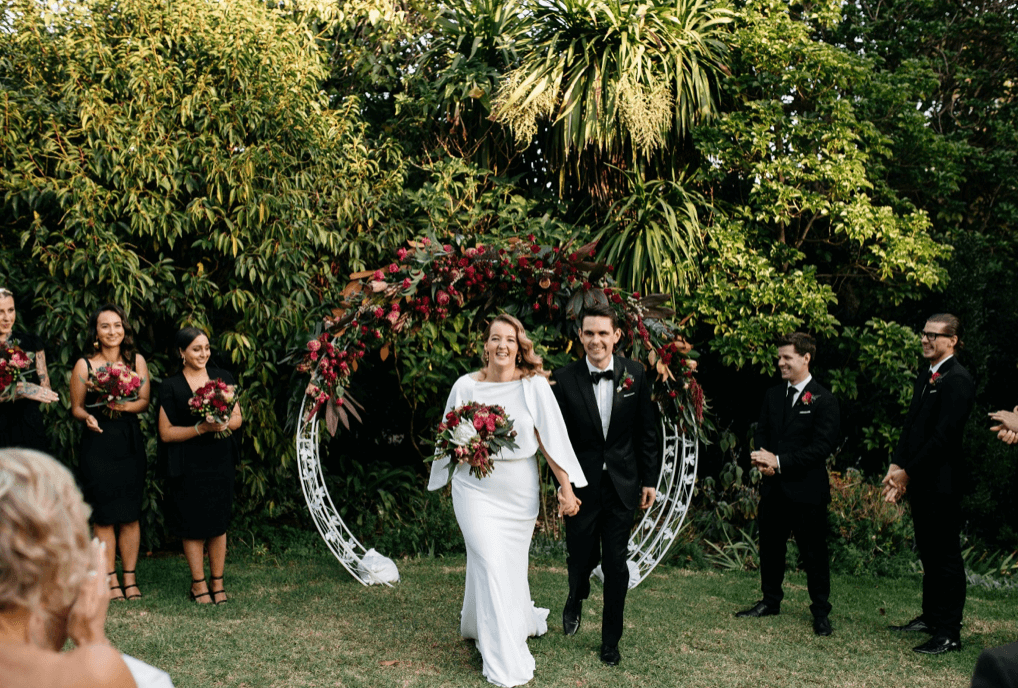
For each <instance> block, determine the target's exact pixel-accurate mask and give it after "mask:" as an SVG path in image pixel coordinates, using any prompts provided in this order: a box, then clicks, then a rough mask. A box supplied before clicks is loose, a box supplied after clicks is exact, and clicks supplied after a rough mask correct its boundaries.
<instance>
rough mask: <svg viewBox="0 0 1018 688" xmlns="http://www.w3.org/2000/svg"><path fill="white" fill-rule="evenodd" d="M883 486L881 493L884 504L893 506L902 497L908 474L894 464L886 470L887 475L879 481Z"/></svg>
mask: <svg viewBox="0 0 1018 688" xmlns="http://www.w3.org/2000/svg"><path fill="white" fill-rule="evenodd" d="M881 483H882V484H883V486H884V489H883V492H882V493H881V494H882V496H883V498H884V501H885V502H890V503H891V504H894V503H895V502H897V501H898V500H899V499H901V498H902V497H903V496H905V491H906V488H907V486H908V473H906V472H905V471H904V469H902V468H901V467H899V466H898V465H896V464H893V463H892V464H891V466H890V468H888V469H887V475H885V476H884V479H883V480H882V481H881Z"/></svg>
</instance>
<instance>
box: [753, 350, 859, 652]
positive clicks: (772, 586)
mask: <svg viewBox="0 0 1018 688" xmlns="http://www.w3.org/2000/svg"><path fill="white" fill-rule="evenodd" d="M777 345H778V370H779V371H780V373H781V379H782V380H784V382H782V383H781V384H779V385H777V386H775V387H771V388H770V389H769V390H767V393H766V394H765V395H764V403H763V408H762V409H761V411H760V420H759V421H758V422H757V427H756V433H755V434H754V444H755V445H756V451H754V452H752V453H751V454H750V458H751V459H752V460H753V465H755V466H757V467H758V468H759V469H760V470H761V471H762V472H763V474H764V478H763V483H762V485H761V488H760V508H759V511H758V512H757V523H758V524H759V527H760V589H761V590H762V592H763V599H762V600H760V601H759V602H757V603H756V604H755V605H754V606H752V607H750V608H749V609H746V610H743V611H741V612H739V613H737V614H736V615H735V616H736V617H739V618H744V617H760V616H772V615H774V614H777V613H779V612H780V611H781V600H782V598H783V597H784V591H783V590H782V588H781V583H782V581H783V580H784V578H785V552H786V548H787V543H788V537H789V536H790V535H791V534H792V533H794V534H795V542H796V544H797V545H798V546H799V551H800V552H801V553H802V556H803V560H804V562H805V567H806V587H807V589H808V590H809V597H810V600H811V601H812V604H810V607H809V609H810V612H812V614H813V632H814V633H816V634H817V635H821V636H827V635H830V634H831V633H832V629H831V622H830V618H829V615H830V613H831V603H830V602H829V601H828V600H829V598H830V595H831V569H830V560H829V558H828V554H827V505H828V504H829V503H830V501H831V486H830V481H829V479H828V476H827V457H829V456H830V455H831V453H832V452H833V451H834V447H835V445H836V444H837V441H838V429H839V427H840V425H841V417H840V414H839V411H838V400H837V399H835V398H834V395H833V394H831V392H830V391H829V390H827V389H826V388H825V387H823V386H822V385H821V384H820V383H819V382H817V381H816V380H815V379H814V378H813V376H812V375H811V374H810V372H809V366H810V363H812V361H813V357H814V356H816V344H815V343H814V341H813V338H812V337H810V336H809V335H807V334H803V333H801V332H794V333H792V334H788V335H785V336H783V337H781V338H779V339H778V341H777Z"/></svg>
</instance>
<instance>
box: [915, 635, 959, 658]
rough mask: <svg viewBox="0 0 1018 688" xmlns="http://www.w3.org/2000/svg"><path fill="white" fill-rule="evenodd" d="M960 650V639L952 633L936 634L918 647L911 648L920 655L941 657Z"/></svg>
mask: <svg viewBox="0 0 1018 688" xmlns="http://www.w3.org/2000/svg"><path fill="white" fill-rule="evenodd" d="M960 649H961V638H960V637H959V636H958V635H955V634H953V633H937V634H936V635H935V636H933V637H932V638H930V639H929V640H927V641H926V642H925V643H923V644H922V645H919V646H918V647H913V648H912V651H913V652H918V653H919V654H921V655H942V654H944V653H945V652H957V651H958V650H960Z"/></svg>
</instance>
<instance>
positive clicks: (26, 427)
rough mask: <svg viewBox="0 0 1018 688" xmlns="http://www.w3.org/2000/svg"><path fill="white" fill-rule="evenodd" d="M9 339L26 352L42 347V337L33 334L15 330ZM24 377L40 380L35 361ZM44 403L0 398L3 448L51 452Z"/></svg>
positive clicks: (29, 380) (32, 380)
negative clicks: (44, 422)
mask: <svg viewBox="0 0 1018 688" xmlns="http://www.w3.org/2000/svg"><path fill="white" fill-rule="evenodd" d="M8 341H12V342H14V343H16V344H17V345H18V346H19V347H21V350H22V351H24V352H26V353H34V352H36V351H43V343H42V340H41V339H39V338H38V337H36V336H35V335H32V334H27V333H25V332H13V333H11V335H10V337H9V338H8ZM24 379H25V380H26V381H28V382H34V383H35V384H39V375H38V373H37V372H36V370H35V363H34V361H33V364H32V367H31V368H29V369H28V370H27V371H25V375H24ZM41 406H42V404H40V403H39V402H38V401H32V400H31V399H15V400H14V401H4V402H0V449H2V448H4V447H23V448H25V449H35V450H38V451H41V452H45V453H47V454H49V453H50V446H49V442H48V441H47V440H46V426H45V425H44V424H43V422H42V410H41Z"/></svg>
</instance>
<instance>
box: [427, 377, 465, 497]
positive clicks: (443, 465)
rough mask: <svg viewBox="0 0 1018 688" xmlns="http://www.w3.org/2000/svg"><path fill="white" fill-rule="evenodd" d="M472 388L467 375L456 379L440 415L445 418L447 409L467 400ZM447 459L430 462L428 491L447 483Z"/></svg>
mask: <svg viewBox="0 0 1018 688" xmlns="http://www.w3.org/2000/svg"><path fill="white" fill-rule="evenodd" d="M472 388H473V385H472V380H471V379H470V376H469V375H464V376H463V377H461V378H460V379H458V380H456V382H455V384H453V386H452V390H450V391H449V398H448V399H447V400H446V402H445V410H443V411H442V417H443V418H445V414H447V413H449V411H452V410H453V409H454V408H456V407H457V406H461V405H463V404H464V403H466V402H467V401H469V394H470V390H471V389H472ZM435 453H436V454H437V453H438V451H437V450H436V452H435ZM449 461H450V459H449V457H448V456H446V457H444V458H441V459H435V460H434V461H432V462H431V477H430V478H429V479H428V490H429V491H431V492H434V491H435V490H441V489H442V488H443V487H445V486H446V484H448V482H449Z"/></svg>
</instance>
